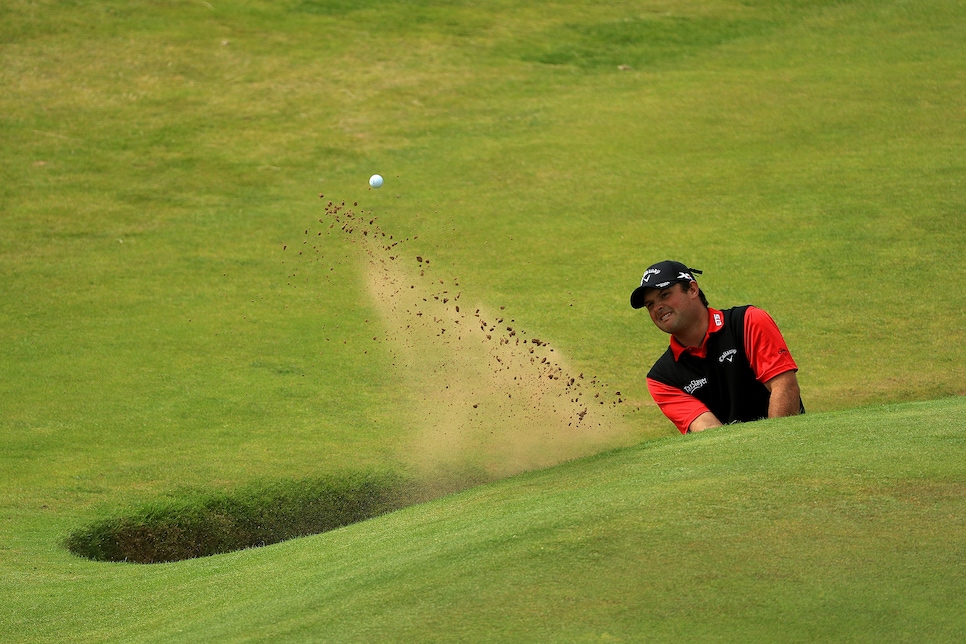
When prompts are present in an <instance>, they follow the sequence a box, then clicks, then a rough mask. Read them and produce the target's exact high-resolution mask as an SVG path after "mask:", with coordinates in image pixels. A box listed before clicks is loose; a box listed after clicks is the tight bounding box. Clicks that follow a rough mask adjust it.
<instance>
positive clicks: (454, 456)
mask: <svg viewBox="0 0 966 644" xmlns="http://www.w3.org/2000/svg"><path fill="white" fill-rule="evenodd" d="M319 221H320V223H322V224H325V225H326V226H325V228H324V229H326V230H328V231H335V230H339V231H341V232H342V233H343V234H344V237H345V238H346V239H347V240H349V241H351V242H353V243H354V244H356V245H357V246H358V247H359V248H360V250H361V256H362V257H363V258H364V263H365V269H366V273H367V282H368V286H369V291H370V293H371V295H372V298H373V301H374V302H375V304H376V307H377V309H378V310H379V312H380V314H381V315H382V318H383V321H384V324H385V327H386V336H385V341H386V342H387V343H388V344H389V351H390V354H391V355H392V357H393V364H394V368H395V369H396V371H397V373H398V377H399V378H401V379H402V380H403V381H404V382H405V384H406V386H407V387H408V388H409V392H410V393H409V398H410V401H411V403H412V405H411V407H412V410H411V413H412V419H413V422H414V424H415V425H416V426H417V427H418V431H417V432H416V437H415V439H414V444H413V445H412V450H411V455H410V456H409V460H411V461H412V462H413V463H414V465H417V466H418V467H420V468H421V469H423V470H424V471H426V473H428V474H430V473H432V472H434V471H437V470H439V471H457V470H460V469H466V468H471V469H476V470H478V471H483V472H485V473H486V476H487V477H500V476H507V475H510V474H514V473H518V472H521V471H525V470H529V469H535V468H541V467H548V466H550V465H554V464H556V463H560V462H562V461H565V460H569V459H573V458H577V457H580V456H586V455H589V454H592V453H595V452H599V451H601V450H603V449H608V448H612V447H615V446H618V445H623V444H627V443H628V442H630V436H631V431H630V430H629V428H628V427H627V426H626V425H625V424H624V423H623V421H622V419H621V415H620V413H619V412H618V411H617V410H616V407H617V406H618V405H619V404H620V403H621V402H623V401H622V399H621V397H620V392H617V391H611V390H610V389H609V388H608V387H606V386H605V385H604V384H602V383H601V382H599V381H598V379H596V378H595V377H591V376H585V375H584V374H583V373H580V372H576V373H575V372H574V370H573V369H571V368H570V366H569V365H568V363H567V360H566V358H565V357H564V356H563V355H561V353H560V352H559V351H558V350H556V349H555V348H553V347H552V346H550V344H549V343H548V342H546V341H545V340H543V339H541V338H539V337H535V336H533V335H531V334H529V333H527V332H526V331H524V330H522V329H520V328H519V327H518V326H517V324H516V323H515V321H514V320H513V319H512V318H510V317H509V316H508V315H506V314H505V313H504V310H503V307H499V308H496V307H487V306H485V305H483V304H480V303H476V302H473V303H471V302H468V301H466V300H465V299H464V298H463V297H462V292H461V290H460V285H459V282H458V280H456V279H454V278H452V277H443V276H440V275H439V274H438V273H439V271H438V270H437V268H436V267H435V266H433V265H432V262H431V258H428V257H424V256H422V255H419V254H415V253H411V252H408V251H407V250H406V243H405V242H406V241H409V240H398V239H393V238H392V236H391V235H387V234H386V233H385V232H384V231H382V230H381V229H380V227H379V226H378V224H377V223H376V220H375V218H374V217H372V216H371V215H367V214H366V213H365V212H360V213H359V214H358V215H357V214H355V213H354V212H353V211H352V210H351V209H349V208H346V206H345V205H344V202H343V203H342V204H335V203H333V202H328V204H327V206H326V208H325V216H324V217H323V218H321V219H320V220H319Z"/></svg>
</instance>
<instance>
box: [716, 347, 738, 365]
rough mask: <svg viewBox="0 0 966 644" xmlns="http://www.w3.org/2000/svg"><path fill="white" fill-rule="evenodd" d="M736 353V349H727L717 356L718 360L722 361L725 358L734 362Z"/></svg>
mask: <svg viewBox="0 0 966 644" xmlns="http://www.w3.org/2000/svg"><path fill="white" fill-rule="evenodd" d="M736 353H738V350H737V349H728V350H727V351H725V352H724V353H722V354H721V355H720V356H718V362H724V361H725V360H727V361H728V362H734V359H735V354H736Z"/></svg>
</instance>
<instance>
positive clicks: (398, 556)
mask: <svg viewBox="0 0 966 644" xmlns="http://www.w3.org/2000/svg"><path fill="white" fill-rule="evenodd" d="M964 452H966V399H963V398H953V399H947V400H944V401H939V402H934V403H919V404H906V405H896V406H888V407H879V408H870V409H863V410H856V411H847V412H837V413H828V414H813V415H806V416H803V417H800V418H795V419H785V420H780V421H767V422H761V423H755V424H748V425H743V426H735V427H729V428H727V429H724V430H722V431H719V432H713V433H707V434H705V435H702V436H698V437H689V438H687V439H680V438H672V439H665V440H659V441H652V442H648V443H644V444H642V445H640V446H638V447H633V448H626V449H622V450H618V451H614V452H610V453H606V454H602V455H599V456H596V457H591V458H587V459H584V460H581V461H574V462H570V463H567V464H564V465H561V466H558V467H555V468H552V469H549V470H543V471H540V472H534V473H530V474H525V475H520V476H517V477H514V478H511V479H506V480H504V481H502V482H499V483H495V484H490V485H487V486H484V487H479V488H475V489H473V490H470V491H467V492H463V493H460V494H457V495H454V496H450V497H447V498H445V499H442V500H440V501H436V502H432V503H428V504H425V505H421V506H415V507H411V508H408V509H406V510H402V511H400V512H396V513H394V514H392V515H386V516H383V517H380V518H378V519H373V520H370V521H367V522H364V523H360V524H356V525H353V526H350V527H347V528H343V529H340V530H337V531H335V532H330V533H327V534H325V535H320V536H317V537H310V538H306V539H299V540H295V541H290V542H286V543H284V544H279V545H276V546H270V547H267V548H260V549H255V550H250V551H245V552H240V553H233V554H228V555H219V556H216V557H211V558H207V559H198V560H193V561H188V562H181V563H176V564H161V565H154V566H136V565H131V564H97V563H92V562H87V561H84V560H79V559H74V558H71V557H70V556H68V555H66V554H54V553H52V554H51V555H50V556H51V561H50V562H49V563H48V564H47V565H46V567H45V572H44V573H43V574H39V573H37V572H33V573H30V572H28V571H24V572H22V573H21V574H20V578H19V579H18V592H17V593H16V594H15V596H11V601H9V602H6V603H5V605H4V607H3V609H2V610H3V620H2V623H3V624H4V626H3V628H4V632H3V633H2V634H3V636H4V638H5V639H7V638H9V637H13V636H15V635H19V636H23V635H24V634H28V635H29V639H31V640H33V641H98V640H107V639H111V640H125V641H142V640H143V641H147V640H150V641H198V640H217V641H304V640H313V641H333V642H335V641H398V642H404V641H454V640H470V641H507V640H511V641H513V640H516V641H551V640H552V641H614V640H616V641H641V640H643V639H646V640H648V641H680V640H681V639H700V640H702V641H722V642H728V641H733V642H747V641H750V640H754V641H869V642H873V641H885V640H888V641H896V642H902V641H908V642H921V641H958V640H961V639H962V638H963V637H964V636H966V611H964V610H963V607H962V603H961V602H960V601H959V598H961V597H962V594H963V592H964V591H966V586H964V584H966V581H964V580H966V575H964V574H963V573H964V572H966V571H964V570H963V562H964V561H966V551H964V548H966V522H964V517H966V486H964V482H963V477H962V463H963V457H964Z"/></svg>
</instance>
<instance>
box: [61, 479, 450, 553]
mask: <svg viewBox="0 0 966 644" xmlns="http://www.w3.org/2000/svg"><path fill="white" fill-rule="evenodd" d="M438 493H439V490H433V491H430V490H428V489H427V488H426V486H420V485H416V484H415V483H414V482H413V481H411V480H409V479H406V478H404V477H402V476H399V475H397V474H393V473H369V472H365V473H343V474H338V475H330V476H322V477H317V478H312V479H303V480H292V481H276V482H271V483H255V484H251V485H248V486H245V487H243V488H239V489H238V490H235V491H233V492H197V491H191V492H182V493H180V494H177V495H174V496H172V497H171V498H168V499H165V500H162V501H158V502H155V503H153V504H150V505H145V506H142V507H141V508H139V509H137V510H135V511H134V512H132V513H131V514H129V515H127V516H123V517H117V518H109V519H103V520H101V521H98V522H96V523H93V524H91V525H89V526H86V527H84V528H80V529H78V530H76V531H74V532H73V533H71V534H70V536H68V537H67V539H66V544H65V545H66V546H67V548H68V549H69V550H70V551H71V552H73V553H74V554H76V555H78V556H81V557H86V558H88V559H93V560H95V561H118V562H121V561H123V562H131V563H162V562H170V561H181V560H184V559H193V558H197V557H206V556H210V555H216V554H222V553H226V552H232V551H235V550H244V549H247V548H255V547H259V546H267V545H270V544H273V543H279V542H281V541H286V540H288V539H294V538H296V537H303V536H308V535H312V534H319V533H322V532H327V531H329V530H334V529H336V528H340V527H343V526H346V525H349V524H352V523H357V522H359V521H364V520H366V519H370V518H373V517H376V516H379V515H382V514H386V513H387V512H392V511H393V510H398V509H400V508H402V507H406V506H408V505H412V504H414V503H417V502H420V501H421V500H426V497H427V495H428V496H434V495H436V494H438Z"/></svg>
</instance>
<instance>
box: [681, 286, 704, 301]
mask: <svg viewBox="0 0 966 644" xmlns="http://www.w3.org/2000/svg"><path fill="white" fill-rule="evenodd" d="M700 291H701V289H700V288H698V283H697V282H688V288H687V290H686V291H685V292H686V293H687V294H688V295H689V296H690V297H691V299H692V300H696V299H698V297H699V295H698V294H699V293H700Z"/></svg>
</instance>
